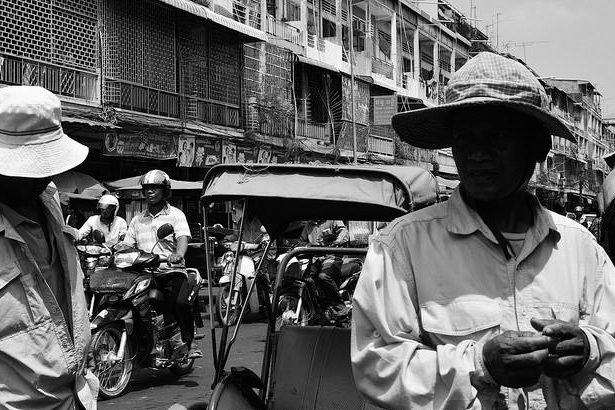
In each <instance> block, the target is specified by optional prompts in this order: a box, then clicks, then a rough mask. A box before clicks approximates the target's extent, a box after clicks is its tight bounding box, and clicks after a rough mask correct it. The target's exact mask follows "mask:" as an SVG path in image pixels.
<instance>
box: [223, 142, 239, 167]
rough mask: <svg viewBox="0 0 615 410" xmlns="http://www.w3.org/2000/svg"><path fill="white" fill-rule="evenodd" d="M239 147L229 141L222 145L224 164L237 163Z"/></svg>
mask: <svg viewBox="0 0 615 410" xmlns="http://www.w3.org/2000/svg"><path fill="white" fill-rule="evenodd" d="M236 150H237V147H236V145H235V144H232V143H230V142H228V141H225V142H224V143H223V144H222V163H223V164H234V163H235V162H237V157H236V152H235V151H236Z"/></svg>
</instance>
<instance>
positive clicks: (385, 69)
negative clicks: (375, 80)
mask: <svg viewBox="0 0 615 410" xmlns="http://www.w3.org/2000/svg"><path fill="white" fill-rule="evenodd" d="M372 73H375V74H380V75H383V76H385V77H386V78H390V79H393V64H391V63H389V62H388V61H384V60H380V59H378V58H372Z"/></svg>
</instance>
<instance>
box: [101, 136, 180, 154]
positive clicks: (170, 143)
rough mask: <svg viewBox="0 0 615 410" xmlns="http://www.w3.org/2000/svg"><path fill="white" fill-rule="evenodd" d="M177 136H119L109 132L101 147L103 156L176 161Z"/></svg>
mask: <svg viewBox="0 0 615 410" xmlns="http://www.w3.org/2000/svg"><path fill="white" fill-rule="evenodd" d="M177 141H178V138H177V136H174V135H150V134H145V133H143V134H120V133H114V132H109V133H107V134H106V135H105V141H104V143H103V146H102V153H103V155H109V156H119V157H141V158H153V159H176V158H177Z"/></svg>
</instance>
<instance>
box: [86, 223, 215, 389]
mask: <svg viewBox="0 0 615 410" xmlns="http://www.w3.org/2000/svg"><path fill="white" fill-rule="evenodd" d="M172 232H173V227H172V226H171V225H170V224H165V225H162V226H161V227H160V228H159V229H158V231H157V237H158V240H160V239H162V238H165V237H166V236H168V235H170V234H171V233H172ZM165 262H166V261H165V260H164V259H163V258H162V257H160V256H159V255H156V254H153V253H147V252H143V251H140V250H136V249H128V250H122V251H118V252H116V253H115V255H114V256H113V263H112V266H110V267H109V268H107V269H100V270H96V271H95V272H94V273H93V274H92V275H91V277H90V287H91V289H92V291H93V292H94V293H98V294H101V296H102V299H101V301H100V307H101V310H100V311H99V312H98V314H97V315H96V317H94V319H93V320H92V322H91V325H90V328H91V331H92V340H91V343H90V350H89V356H88V367H89V369H90V370H91V371H92V372H93V373H94V374H95V375H96V376H97V377H98V379H99V381H100V392H99V397H100V398H103V399H109V398H114V397H118V396H120V395H122V394H123V393H124V392H125V391H126V389H127V387H128V383H129V381H130V377H131V375H132V371H133V367H134V366H135V365H139V366H140V367H142V368H155V369H162V368H168V369H170V371H171V372H173V373H174V374H175V375H177V376H182V375H185V374H187V373H189V372H190V371H191V369H192V367H193V365H194V359H188V346H186V344H185V343H183V342H182V339H181V335H180V329H179V326H178V324H177V322H176V321H175V319H174V318H173V316H172V315H171V314H170V313H169V312H167V309H166V308H165V300H164V296H163V293H162V292H161V291H160V290H159V289H158V288H157V285H158V281H159V280H161V279H165V280H166V279H168V278H169V277H171V276H174V275H187V276H188V285H189V288H190V294H189V298H188V300H189V301H190V302H191V303H193V304H194V305H193V306H195V307H197V306H198V305H197V303H196V298H197V295H198V290H199V287H200V285H201V280H200V276H199V274H198V270H196V269H192V268H183V267H181V268H179V267H177V268H174V267H172V266H171V267H169V268H166V269H161V263H165ZM193 313H194V314H195V316H199V319H200V315H199V313H198V308H196V309H193ZM195 319H196V317H195ZM195 321H196V320H195ZM196 322H197V326H198V324H199V321H196ZM201 327H202V322H201ZM195 329H196V327H195ZM201 337H203V335H200V336H199V335H197V337H195V339H199V338H201Z"/></svg>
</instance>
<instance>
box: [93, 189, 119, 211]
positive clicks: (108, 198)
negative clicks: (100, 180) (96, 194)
mask: <svg viewBox="0 0 615 410" xmlns="http://www.w3.org/2000/svg"><path fill="white" fill-rule="evenodd" d="M103 205H113V206H115V211H114V212H113V216H115V215H117V211H118V209H119V208H120V201H118V200H117V198H116V197H115V195H111V194H106V195H103V196H101V197H100V199H99V200H98V203H96V209H100V208H102V207H103Z"/></svg>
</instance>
